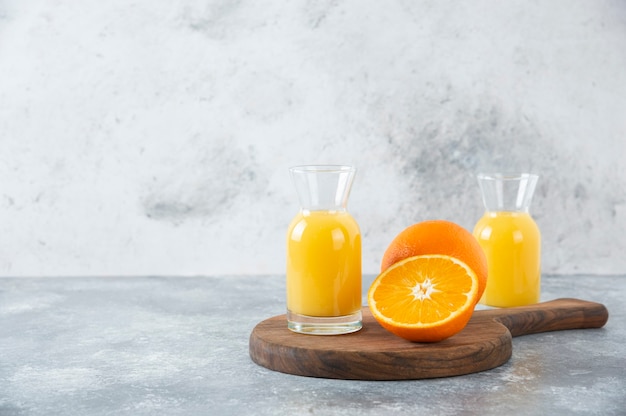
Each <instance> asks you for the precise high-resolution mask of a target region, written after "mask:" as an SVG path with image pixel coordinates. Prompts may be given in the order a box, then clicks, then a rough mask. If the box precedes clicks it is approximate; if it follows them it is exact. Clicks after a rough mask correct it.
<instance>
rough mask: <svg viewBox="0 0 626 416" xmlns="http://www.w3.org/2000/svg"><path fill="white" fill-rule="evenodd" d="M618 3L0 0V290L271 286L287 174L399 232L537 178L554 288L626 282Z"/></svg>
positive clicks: (623, 14) (286, 210) (625, 72)
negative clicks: (341, 169) (322, 184)
mask: <svg viewBox="0 0 626 416" xmlns="http://www.w3.org/2000/svg"><path fill="white" fill-rule="evenodd" d="M624 155H626V5H625V3H624V2H623V1H618V0H613V1H596V0H557V1H550V2H543V1H529V0H518V1H498V0H490V1H478V0H469V1H463V2H459V1H424V0H419V1H407V0H392V1H374V0H353V1H336V0H322V1H278V0H265V1H246V0H221V1H215V0H178V1H174V2H173V1H167V0H109V1H100V0H54V1H52V0H2V1H0V275H6V276H32V275H45V276H54V275H113V274H115V275H118V274H121V275H137V274H142V275H143V274H156V275H163V274H176V275H178V274H184V275H196V274H199V275H205V274H240V273H282V272H283V268H284V233H285V229H286V227H287V224H288V222H289V220H290V218H291V217H292V216H293V215H294V214H295V212H296V211H297V209H298V206H297V202H296V196H295V193H294V190H293V187H292V184H291V183H290V179H289V177H288V174H287V167H288V166H290V165H293V164H301V163H352V164H355V165H356V166H357V167H358V169H359V173H358V176H357V179H356V182H355V185H354V189H353V193H352V196H351V200H350V209H351V211H352V213H353V214H354V216H355V217H356V218H357V219H358V221H359V223H360V225H361V228H362V232H363V236H364V253H363V266H364V271H365V272H366V273H376V272H377V270H378V265H379V262H380V259H381V256H382V253H383V251H384V249H385V247H386V246H387V244H388V243H389V242H390V240H391V239H392V238H393V236H394V235H395V234H396V233H397V232H399V231H400V230H401V229H403V228H404V227H406V226H408V225H410V224H412V223H413V222H416V221H420V220H423V219H430V218H445V219H449V220H453V221H456V222H458V223H460V224H462V225H463V226H465V227H467V228H469V229H471V228H472V227H473V224H474V222H475V221H476V220H477V219H478V217H479V216H480V215H481V213H482V205H481V201H480V196H479V191H478V187H477V185H476V182H475V180H474V178H473V174H474V173H475V172H477V171H479V170H493V169H499V170H503V169H506V170H510V169H520V170H531V171H534V172H537V173H539V174H540V175H541V179H540V184H539V187H538V191H537V194H536V196H535V200H534V204H533V207H532V213H533V214H534V216H535V217H536V219H537V222H538V223H539V225H540V227H541V229H542V231H543V242H544V255H543V264H544V267H543V270H544V272H545V273H586V274H587V273H590V274H605V273H624V272H626V255H624V253H625V252H626V237H625V235H626V167H625V164H624V163H623V160H624Z"/></svg>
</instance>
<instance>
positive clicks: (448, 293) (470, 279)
mask: <svg viewBox="0 0 626 416" xmlns="http://www.w3.org/2000/svg"><path fill="white" fill-rule="evenodd" d="M478 285H479V279H478V276H477V275H476V273H474V271H473V270H472V269H471V268H470V267H469V266H468V265H467V264H465V263H463V262H462V261H460V260H459V259H456V258H454V257H451V256H446V255H439V254H435V255H425V256H415V257H409V258H407V259H404V260H402V261H400V262H398V263H395V264H394V265H392V266H391V267H389V268H388V269H387V270H385V271H384V272H382V273H381V274H379V275H378V276H377V277H376V279H374V282H373V283H372V285H371V286H370V288H369V291H368V293H367V301H368V305H369V308H370V311H371V312H372V315H373V316H374V318H375V319H376V320H377V321H378V323H379V324H380V325H381V326H382V327H383V328H385V329H387V330H388V331H390V332H392V333H393V334H396V335H397V336H399V337H402V338H405V339H407V340H409V341H417V342H437V341H441V340H443V339H446V338H448V337H451V336H452V335H454V334H456V333H457V332H459V331H461V330H462V329H463V328H465V325H467V322H468V321H469V320H470V318H471V317H472V313H473V311H474V305H475V304H476V302H477V301H478V299H479V298H478Z"/></svg>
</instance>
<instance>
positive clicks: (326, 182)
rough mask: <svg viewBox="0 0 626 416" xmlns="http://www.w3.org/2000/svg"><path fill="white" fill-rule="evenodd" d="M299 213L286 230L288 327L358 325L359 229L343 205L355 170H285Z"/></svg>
mask: <svg viewBox="0 0 626 416" xmlns="http://www.w3.org/2000/svg"><path fill="white" fill-rule="evenodd" d="M290 173H291V177H292V179H293V182H294V184H295V186H296V191H297V193H298V199H299V200H300V207H301V208H300V211H299V212H298V214H297V215H296V216H295V218H294V219H293V220H292V221H291V224H290V225H289V229H288V231H287V326H288V328H289V329H290V330H292V331H294V332H299V333H306V334H316V335H335V334H345V333H350V332H355V331H358V330H359V329H361V325H362V324H361V307H362V295H361V232H360V230H359V226H358V224H357V222H356V221H355V220H354V218H353V217H352V216H351V215H350V213H348V210H347V203H348V196H349V194H350V189H351V187H352V182H353V180H354V176H355V173H356V169H355V168H354V167H351V166H333V165H315V166H296V167H293V168H291V169H290Z"/></svg>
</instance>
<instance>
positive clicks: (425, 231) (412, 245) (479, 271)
mask: <svg viewBox="0 0 626 416" xmlns="http://www.w3.org/2000/svg"><path fill="white" fill-rule="evenodd" d="M424 254H445V255H447V256H451V257H455V258H457V259H459V260H461V261H462V262H463V263H465V264H467V265H468V266H469V267H470V268H471V269H472V270H473V271H474V273H476V275H477V276H478V282H479V285H478V295H479V296H478V299H480V297H481V296H482V294H483V292H484V291H485V286H487V257H486V256H485V252H484V251H483V249H482V247H481V246H480V244H478V241H477V240H476V238H475V237H474V236H473V235H472V233H470V232H469V231H467V230H466V229H465V228H463V227H461V226H460V225H458V224H455V223H453V222H450V221H445V220H431V221H423V222H419V223H417V224H413V225H411V226H410V227H407V228H405V229H404V230H403V231H402V232H400V234H398V235H397V236H396V237H395V238H394V239H393V241H392V242H391V244H389V247H387V250H386V251H385V254H384V255H383V259H382V264H381V267H380V271H381V272H382V271H385V270H386V269H387V268H388V267H389V266H391V265H392V264H394V263H397V262H399V261H400V260H404V259H406V258H407V257H413V256H420V255H424Z"/></svg>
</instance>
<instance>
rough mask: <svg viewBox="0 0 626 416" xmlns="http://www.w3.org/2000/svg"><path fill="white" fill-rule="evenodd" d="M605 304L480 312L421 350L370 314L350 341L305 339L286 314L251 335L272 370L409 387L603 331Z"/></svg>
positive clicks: (254, 353) (258, 356)
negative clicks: (518, 345) (531, 339)
mask: <svg viewBox="0 0 626 416" xmlns="http://www.w3.org/2000/svg"><path fill="white" fill-rule="evenodd" d="M607 320H608V311H607V309H606V308H605V307H604V305H602V304H599V303H594V302H588V301H583V300H578V299H557V300H554V301H550V302H544V303H538V304H535V305H531V306H523V307H517V308H506V309H489V310H478V311H475V312H474V315H473V316H472V319H471V320H470V321H469V323H468V324H467V326H466V327H465V328H464V329H463V330H462V331H461V332H459V333H458V334H456V335H454V336H452V337H450V338H448V339H446V340H443V341H441V342H437V343H416V342H409V341H406V340H404V339H402V338H399V337H397V336H395V335H393V334H391V333H390V332H388V331H386V330H385V329H383V328H382V327H381V326H380V325H379V324H378V322H376V320H375V319H374V318H373V317H372V315H371V313H370V311H369V309H368V308H367V307H364V308H363V329H361V330H360V331H359V332H355V333H352V334H346V335H335V336H319V335H303V334H297V333H294V332H291V331H290V330H288V329H287V318H286V316H285V315H279V316H275V317H272V318H269V319H266V320H264V321H262V322H260V323H258V324H257V325H256V327H255V328H254V329H253V331H252V333H251V334H250V341H249V348H250V358H251V359H252V360H253V361H254V362H255V363H257V364H259V365H261V366H263V367H266V368H269V369H271V370H275V371H280V372H283V373H288V374H295V375H301V376H309V377H324V378H336V379H352V380H409V379H423V378H436V377H448V376H457V375H463V374H469V373H475V372H479V371H484V370H489V369H492V368H495V367H497V366H500V365H502V364H504V363H505V362H507V361H508V360H509V358H510V357H511V354H512V342H511V337H515V336H520V335H526V334H534V333H539V332H547V331H558V330H566V329H584V328H600V327H602V326H604V324H605V323H606V321H607Z"/></svg>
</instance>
